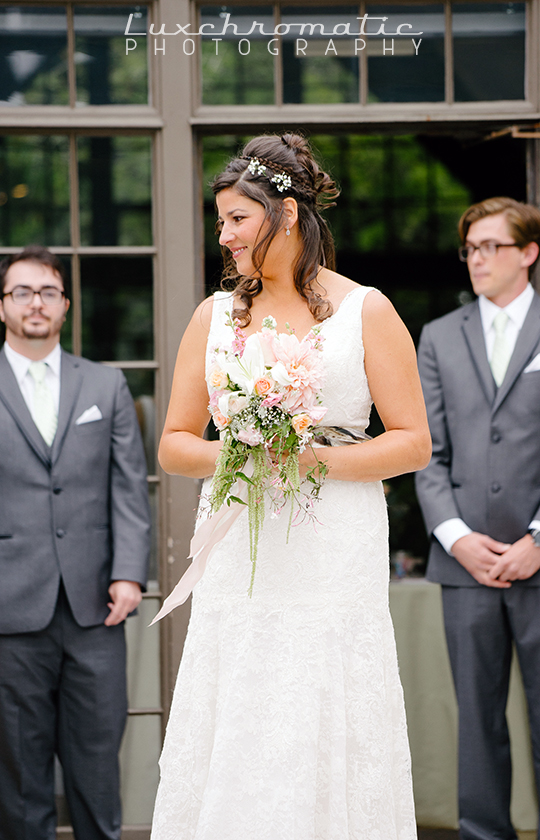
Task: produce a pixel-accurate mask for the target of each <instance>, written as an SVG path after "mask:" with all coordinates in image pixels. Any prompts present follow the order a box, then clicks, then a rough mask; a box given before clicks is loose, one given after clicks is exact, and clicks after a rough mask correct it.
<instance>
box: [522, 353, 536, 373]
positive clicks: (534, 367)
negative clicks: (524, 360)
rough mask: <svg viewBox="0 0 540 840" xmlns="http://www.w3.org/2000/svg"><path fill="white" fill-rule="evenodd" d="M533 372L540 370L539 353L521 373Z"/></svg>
mask: <svg viewBox="0 0 540 840" xmlns="http://www.w3.org/2000/svg"><path fill="white" fill-rule="evenodd" d="M533 370H540V353H538V355H537V356H535V357H534V359H533V360H532V362H531V363H530V364H528V365H527V367H526V368H525V370H524V371H523V373H532V372H533Z"/></svg>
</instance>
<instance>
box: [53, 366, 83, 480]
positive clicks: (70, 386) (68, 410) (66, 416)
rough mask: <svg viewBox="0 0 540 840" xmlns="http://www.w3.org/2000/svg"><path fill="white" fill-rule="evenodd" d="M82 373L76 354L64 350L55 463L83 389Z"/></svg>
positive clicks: (54, 443)
mask: <svg viewBox="0 0 540 840" xmlns="http://www.w3.org/2000/svg"><path fill="white" fill-rule="evenodd" d="M81 384H82V375H81V370H80V362H79V360H78V359H77V357H76V356H72V355H71V354H70V353H65V352H64V351H62V361H61V364H60V406H59V409H58V427H57V429H56V435H55V437H54V441H53V444H52V453H51V457H52V463H53V464H55V463H56V461H57V460H58V456H59V455H60V451H61V449H62V444H63V443H64V438H65V436H66V432H67V430H68V428H69V424H70V421H71V417H72V415H73V411H74V409H75V403H76V402H77V397H78V396H79V391H80V390H81Z"/></svg>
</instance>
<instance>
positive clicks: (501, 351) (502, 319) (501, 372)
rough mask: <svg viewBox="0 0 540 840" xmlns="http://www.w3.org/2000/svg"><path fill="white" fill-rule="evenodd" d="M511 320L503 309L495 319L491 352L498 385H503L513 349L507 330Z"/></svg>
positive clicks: (491, 364) (491, 362)
mask: <svg viewBox="0 0 540 840" xmlns="http://www.w3.org/2000/svg"><path fill="white" fill-rule="evenodd" d="M508 321H509V318H508V315H507V314H506V312H505V311H504V310H502V309H501V311H500V312H497V314H496V315H495V318H494V319H493V329H494V330H495V342H494V344H493V352H492V353H491V360H490V363H489V364H490V366H491V372H492V374H493V379H494V380H495V382H496V383H497V385H498V386H499V385H501V384H502V381H503V379H504V376H505V374H506V368H507V367H508V362H509V361H510V357H511V355H512V351H511V350H510V347H509V345H508V341H507V339H506V335H505V330H506V325H507V323H508Z"/></svg>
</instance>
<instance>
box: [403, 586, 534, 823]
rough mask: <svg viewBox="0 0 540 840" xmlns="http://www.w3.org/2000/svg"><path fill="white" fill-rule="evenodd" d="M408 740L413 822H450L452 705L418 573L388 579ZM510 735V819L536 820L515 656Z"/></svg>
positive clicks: (434, 590) (453, 796)
mask: <svg viewBox="0 0 540 840" xmlns="http://www.w3.org/2000/svg"><path fill="white" fill-rule="evenodd" d="M390 609H391V612H392V618H393V621H394V627H395V632H396V642H397V649H398V658H399V667H400V673H401V680H402V683H403V689H404V692H405V705H406V707H407V721H408V727H409V739H410V744H411V754H412V764H413V779H414V794H415V801H416V811H417V822H418V825H420V826H426V827H428V826H429V827H433V828H455V827H457V754H456V750H457V706H456V698H455V693H454V687H453V684H452V676H451V673H450V664H449V661H448V653H447V650H446V642H445V638H444V627H443V619H442V604H441V593H440V587H439V586H438V585H437V584H433V583H428V582H427V581H425V580H423V579H422V578H405V579H403V580H396V581H392V582H391V583H390ZM539 701H540V698H539ZM507 716H508V723H509V728H510V738H511V743H512V762H513V782H512V819H513V822H514V825H515V827H516V828H517V829H521V830H523V831H526V830H533V829H535V828H536V823H537V805H536V793H535V786H534V778H533V769H532V760H531V750H530V740H529V728H528V723H527V709H526V701H525V696H524V693H523V687H522V683H521V676H520V673H519V667H518V665H517V660H516V658H515V656H514V661H513V663H512V674H511V679H510V694H509V699H508V707H507Z"/></svg>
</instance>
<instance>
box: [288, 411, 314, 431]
mask: <svg viewBox="0 0 540 840" xmlns="http://www.w3.org/2000/svg"><path fill="white" fill-rule="evenodd" d="M292 424H293V429H294V431H295V432H296V434H297V435H303V434H304V432H306V431H307V430H308V429H309V427H310V426H311V425H312V423H311V417H310V416H309V414H295V415H294V417H293V418H292Z"/></svg>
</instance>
